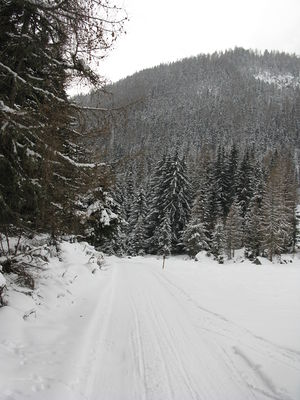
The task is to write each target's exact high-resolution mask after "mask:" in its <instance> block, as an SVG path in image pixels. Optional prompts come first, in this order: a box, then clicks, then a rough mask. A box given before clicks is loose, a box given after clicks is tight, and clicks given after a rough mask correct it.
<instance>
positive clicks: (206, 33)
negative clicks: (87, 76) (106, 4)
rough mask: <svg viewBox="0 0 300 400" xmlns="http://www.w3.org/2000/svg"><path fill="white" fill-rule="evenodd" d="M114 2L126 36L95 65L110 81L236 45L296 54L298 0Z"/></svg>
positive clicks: (299, 48) (299, 39)
mask: <svg viewBox="0 0 300 400" xmlns="http://www.w3.org/2000/svg"><path fill="white" fill-rule="evenodd" d="M117 1H118V3H117V4H121V5H122V6H123V7H124V8H125V9H126V11H127V14H128V17H129V18H130V20H129V22H127V24H126V31H127V34H126V35H123V36H122V37H120V38H119V40H118V42H117V44H115V47H114V49H113V50H112V51H110V52H109V54H108V57H107V58H106V59H105V60H104V62H103V64H102V65H100V69H99V72H100V74H101V75H104V76H105V77H106V78H107V79H108V80H110V81H113V82H114V81H116V80H118V79H120V78H123V77H126V76H128V75H131V74H133V73H134V72H136V71H139V70H141V69H145V68H148V67H151V66H154V65H158V64H160V63H163V62H169V61H176V60H178V59H181V58H184V57H189V56H193V55H194V56H195V55H197V54H200V53H212V52H214V51H218V50H225V49H228V48H234V47H235V46H241V47H244V48H246V49H249V48H252V49H259V50H265V49H268V50H282V51H286V52H290V53H296V54H298V55H300V0H117ZM112 3H113V0H112Z"/></svg>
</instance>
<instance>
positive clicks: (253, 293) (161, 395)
mask: <svg viewBox="0 0 300 400" xmlns="http://www.w3.org/2000/svg"><path fill="white" fill-rule="evenodd" d="M86 253H87V248H84V245H81V244H68V243H65V244H64V245H63V260H62V261H61V262H60V261H58V260H57V259H53V260H52V262H51V264H50V266H49V268H47V270H45V271H44V272H43V273H42V274H41V278H40V281H39V288H38V289H37V290H36V291H35V293H34V298H32V297H31V296H28V295H26V294H24V293H20V291H23V290H21V289H18V290H19V292H17V291H10V295H9V302H10V306H9V307H4V308H2V309H0V360H1V362H0V399H1V400H4V399H5V400H13V399H14V400H21V399H22V400H25V399H30V400H81V399H88V400H134V399H136V400H173V399H174V400H196V399H199V400H200V399H201V400H226V399H228V400H248V399H249V400H250V399H257V400H268V399H281V400H299V399H300V290H299V286H300V260H299V259H298V258H295V259H294V260H293V263H288V264H282V265H280V264H271V263H268V262H267V261H264V264H263V265H262V266H259V265H253V264H250V263H249V262H243V263H241V262H240V263H231V264H226V265H219V264H216V263H215V262H213V261H211V260H210V259H208V258H207V257H204V256H203V257H200V260H199V261H198V262H194V261H190V260H185V259H184V258H183V257H178V258H176V257H175V258H169V259H168V260H167V261H166V268H165V269H164V270H162V269H161V260H160V259H157V258H155V257H146V258H142V257H135V258H131V259H118V258H115V257H110V258H108V259H107V261H106V265H105V266H104V267H103V270H102V271H97V272H96V273H92V271H93V270H94V267H95V264H91V262H89V258H90V254H86Z"/></svg>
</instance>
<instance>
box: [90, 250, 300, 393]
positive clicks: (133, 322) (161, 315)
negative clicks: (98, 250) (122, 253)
mask: <svg viewBox="0 0 300 400" xmlns="http://www.w3.org/2000/svg"><path fill="white" fill-rule="evenodd" d="M140 260H141V259H140V258H138V259H132V260H129V261H128V262H127V263H124V261H123V262H122V261H119V262H118V261H116V262H115V263H114V265H113V271H112V276H111V279H112V282H111V292H110V294H109V296H108V298H107V299H106V303H105V304H103V307H104V308H105V310H106V317H105V321H104V323H103V325H102V328H101V330H100V332H99V338H98V340H97V346H96V348H95V351H96V353H95V358H94V365H93V367H92V369H91V370H92V374H91V377H90V380H89V383H88V387H87V391H86V398H87V399H91V400H100V399H101V400H127V399H128V400H133V399H137V400H138V399H139V400H160V399H161V400H171V399H172V400H177V399H178V400H185V399H187V400H189V399H191V400H196V399H199V400H200V399H201V400H225V399H228V400H229V399H230V400H247V399H270V398H271V399H282V400H288V399H291V397H290V395H289V394H288V393H286V392H285V390H284V389H282V388H281V387H280V382H276V381H274V380H273V378H272V376H269V375H268V373H267V372H266V371H264V369H263V368H262V366H261V362H262V360H263V359H264V360H265V361H266V362H267V363H268V362H270V363H272V364H274V363H275V364H277V365H278V366H279V367H281V368H283V370H284V371H285V373H286V374H290V373H298V376H300V354H299V353H298V352H297V351H293V350H291V349H288V348H284V347H280V346H278V345H275V344H273V343H271V342H269V341H268V340H265V339H263V338H261V337H258V336H255V335H254V334H252V333H251V332H250V331H249V330H247V329H245V328H242V327H240V326H238V325H236V324H235V323H233V322H231V321H229V320H228V319H226V318H225V317H223V316H222V315H219V314H218V313H215V312H211V311H210V310H208V309H207V308H206V307H205V306H203V305H201V304H198V302H197V301H196V300H195V299H193V297H191V296H190V294H189V293H187V292H185V290H184V287H182V286H181V285H180V284H178V282H177V283H174V282H173V281H172V279H171V278H170V277H169V276H168V275H169V274H168V271H167V270H161V269H160V262H156V265H153V264H154V263H153V259H150V260H149V261H148V263H147V261H143V262H142V263H141V261H140Z"/></svg>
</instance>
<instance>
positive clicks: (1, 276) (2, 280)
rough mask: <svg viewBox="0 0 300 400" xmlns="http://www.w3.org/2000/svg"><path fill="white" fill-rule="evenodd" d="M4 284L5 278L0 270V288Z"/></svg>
mask: <svg viewBox="0 0 300 400" xmlns="http://www.w3.org/2000/svg"><path fill="white" fill-rule="evenodd" d="M5 285H6V279H5V278H4V276H3V274H2V273H1V272H0V289H1V288H3V287H4V286H5Z"/></svg>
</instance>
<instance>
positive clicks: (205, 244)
mask: <svg viewBox="0 0 300 400" xmlns="http://www.w3.org/2000/svg"><path fill="white" fill-rule="evenodd" d="M137 176H138V174H137V171H135V170H134V169H131V170H130V171H129V172H127V173H126V174H124V175H122V178H121V179H120V182H119V184H118V188H117V195H116V196H117V201H118V203H119V204H120V212H121V215H122V218H123V224H122V225H121V229H120V231H119V233H118V235H117V236H116V237H115V241H114V242H113V243H112V247H111V249H110V251H112V252H117V253H122V252H123V253H127V254H131V255H137V254H145V253H150V254H165V255H168V254H171V253H172V254H178V253H184V252H187V253H188V254H189V255H191V256H194V255H196V254H197V253H198V252H199V251H201V250H205V251H207V252H208V253H210V254H212V255H213V256H214V257H216V258H217V259H218V260H219V261H220V262H222V259H223V257H224V255H226V256H227V257H228V258H231V257H233V256H234V252H235V250H236V249H240V248H244V249H245V255H246V257H249V258H250V259H254V258H256V257H257V256H266V257H268V258H269V259H270V260H272V259H273V257H274V256H275V255H280V254H282V253H285V252H292V251H294V249H295V242H296V216H295V211H296V204H297V181H296V171H295V165H294V159H293V154H292V153H291V151H290V150H288V149H281V150H273V151H271V150H270V151H268V152H267V153H266V154H265V155H264V156H263V157H262V156H261V151H259V152H257V151H256V150H255V148H254V147H252V148H246V149H245V150H244V151H242V152H241V151H239V150H238V148H237V147H236V146H235V145H233V146H230V147H226V148H225V147H222V146H220V147H219V148H218V150H217V151H215V152H214V151H209V150H203V151H202V152H200V154H199V155H198V158H197V159H196V160H193V162H189V163H188V166H187V162H186V160H185V159H184V157H180V156H179V154H178V152H175V154H173V155H168V156H164V157H163V158H162V160H161V161H160V162H159V163H158V165H157V167H156V168H155V170H154V171H153V173H152V176H151V177H150V178H149V179H147V180H146V183H145V184H144V183H142V184H137V183H136V182H138V181H137ZM108 250H109V249H108Z"/></svg>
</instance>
